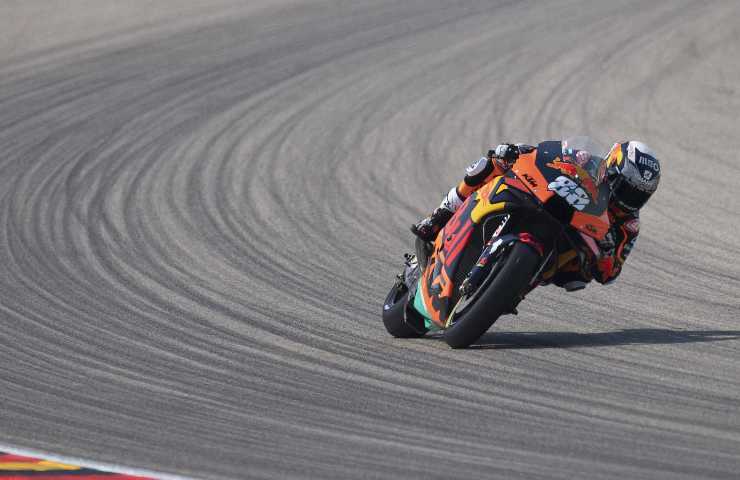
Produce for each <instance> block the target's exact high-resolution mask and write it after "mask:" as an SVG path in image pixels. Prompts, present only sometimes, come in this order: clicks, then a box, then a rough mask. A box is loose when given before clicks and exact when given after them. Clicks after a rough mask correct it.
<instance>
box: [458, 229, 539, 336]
mask: <svg viewBox="0 0 740 480" xmlns="http://www.w3.org/2000/svg"><path fill="white" fill-rule="evenodd" d="M540 261H541V259H540V256H539V255H538V254H537V252H535V251H534V249H533V248H532V247H530V246H529V245H527V244H524V243H519V242H517V243H515V244H514V245H513V246H512V247H511V248H510V249H509V251H508V252H505V253H504V254H503V255H502V258H499V259H498V260H497V262H496V265H494V267H493V269H492V270H491V273H490V274H489V275H488V277H487V278H486V280H485V281H484V282H483V284H482V285H481V286H480V287H478V288H477V289H476V290H475V291H473V292H472V293H470V294H467V295H463V296H462V297H461V298H460V300H459V301H458V302H457V304H456V305H455V308H454V309H453V311H452V313H451V314H450V316H451V323H452V325H451V326H450V327H448V328H446V329H445V331H444V339H445V341H446V342H447V344H448V345H449V346H450V347H452V348H465V347H468V346H470V345H471V344H472V343H473V342H475V341H476V340H478V339H479V338H480V336H481V335H483V334H484V333H486V330H488V329H489V328H491V325H493V323H494V322H495V321H496V320H497V319H498V317H500V316H501V315H503V314H505V313H509V312H511V311H513V310H514V308H515V307H516V304H517V303H519V300H520V296H521V295H522V293H524V292H525V291H526V289H527V287H528V286H529V282H530V281H531V280H532V277H533V275H534V274H535V272H536V271H537V268H538V267H539V265H540Z"/></svg>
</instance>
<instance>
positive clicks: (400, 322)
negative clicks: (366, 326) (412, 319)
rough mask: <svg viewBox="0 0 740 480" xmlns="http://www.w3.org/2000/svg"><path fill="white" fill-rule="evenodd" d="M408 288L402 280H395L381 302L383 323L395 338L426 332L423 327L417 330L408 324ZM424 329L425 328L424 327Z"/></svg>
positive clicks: (414, 336) (420, 334) (421, 335)
mask: <svg viewBox="0 0 740 480" xmlns="http://www.w3.org/2000/svg"><path fill="white" fill-rule="evenodd" d="M408 298H409V289H408V288H407V287H406V285H404V284H403V283H402V282H397V283H396V284H395V285H393V288H391V291H390V292H388V296H387V297H386V298H385V302H383V325H385V329H386V330H388V333H390V334H391V335H393V336H394V337H396V338H419V337H423V336H424V334H425V333H426V332H425V331H423V330H422V329H423V327H421V329H419V330H417V329H414V328H413V327H411V325H409V324H408V322H407V319H406V314H407V312H406V307H407V304H408ZM424 330H425V329H424Z"/></svg>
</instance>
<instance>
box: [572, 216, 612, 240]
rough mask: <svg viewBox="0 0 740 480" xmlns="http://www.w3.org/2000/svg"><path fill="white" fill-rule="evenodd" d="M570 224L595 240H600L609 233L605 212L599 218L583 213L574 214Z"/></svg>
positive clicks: (607, 217) (607, 218)
mask: <svg viewBox="0 0 740 480" xmlns="http://www.w3.org/2000/svg"><path fill="white" fill-rule="evenodd" d="M570 224H571V225H573V226H574V227H576V228H577V229H578V230H580V231H581V232H583V233H585V234H586V235H588V236H590V237H594V238H596V239H597V240H602V239H603V238H604V237H605V236H606V234H607V232H608V231H609V225H610V223H609V216H608V215H607V213H606V212H604V213H602V214H601V216H599V217H597V216H596V215H591V214H590V213H585V212H578V211H577V212H575V213H574V214H573V219H572V220H571V221H570Z"/></svg>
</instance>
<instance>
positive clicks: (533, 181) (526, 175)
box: [522, 173, 537, 188]
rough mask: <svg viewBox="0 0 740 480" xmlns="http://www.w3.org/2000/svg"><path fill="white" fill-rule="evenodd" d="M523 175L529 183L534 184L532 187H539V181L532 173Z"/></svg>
mask: <svg viewBox="0 0 740 480" xmlns="http://www.w3.org/2000/svg"><path fill="white" fill-rule="evenodd" d="M522 177H524V180H526V181H527V183H528V184H530V185H531V186H532V188H537V182H536V181H535V179H534V178H532V176H531V175H529V174H528V173H525V174H524V175H522Z"/></svg>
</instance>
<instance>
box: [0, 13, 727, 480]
mask: <svg viewBox="0 0 740 480" xmlns="http://www.w3.org/2000/svg"><path fill="white" fill-rule="evenodd" d="M243 3H244V4H242V3H240V2H235V1H232V2H228V1H219V2H203V1H201V2H195V1H189V2H184V1H180V2H172V1H169V2H168V1H161V2H150V1H143V0H141V1H137V2H108V1H106V2H103V1H100V2H91V1H87V0H69V1H67V2H60V1H51V0H49V1H48V2H46V3H43V2H14V1H8V0H6V1H4V2H1V3H0V11H1V13H2V15H0V17H2V18H3V20H2V21H3V22H5V24H4V25H3V26H4V28H3V34H2V35H4V37H3V40H4V41H3V45H2V50H1V52H2V57H0V60H1V61H0V265H1V266H2V268H0V304H1V305H0V402H1V404H2V407H1V408H0V440H1V441H2V442H3V443H5V444H9V445H13V446H17V447H19V448H31V449H37V450H41V451H47V452H52V453H55V454H57V455H70V456H74V457H77V458H85V459H90V460H92V461H96V462H103V463H104V462H108V463H116V464H120V465H127V466H131V467H137V468H143V469H151V470H155V471H160V472H166V473H171V474H178V475H184V476H190V477H198V478H322V479H332V478H336V479H347V478H419V479H422V478H423V479H437V478H439V479H443V478H444V479H449V478H502V479H503V478H506V479H510V478H527V479H538V478H543V479H544V478H547V479H570V478H583V479H623V478H630V479H672V480H675V479H697V478H702V479H730V478H738V476H739V475H740V473H738V472H740V315H738V313H740V302H739V301H738V294H739V293H740V264H739V262H738V259H740V241H738V235H737V232H738V229H737V225H738V220H739V219H740V216H739V215H738V212H740V200H738V196H737V182H738V181H739V180H740V166H739V165H738V161H737V152H738V151H740V136H739V135H738V132H739V131H740V130H739V129H738V126H739V122H738V113H737V112H738V111H739V110H740V91H739V90H738V88H740V87H739V85H740V61H739V60H738V58H740V57H739V56H738V52H739V51H740V22H738V18H740V3H738V2H736V1H734V0H730V1H719V0H718V1H712V2H704V1H686V0H670V1H651V2H638V1H608V2H606V1H605V2H600V3H598V4H597V3H596V2H592V1H562V2H527V1H508V2H502V1H490V0H487V1H482V0H469V1H450V0H404V1H403V2H398V1H395V0H394V1H384V0H374V1H365V0H353V1H313V2H305V1H299V0H295V1H290V2H289V1H270V2H268V1H254V2H243ZM577 133H585V134H589V135H593V136H595V137H598V138H600V139H603V141H604V142H613V141H617V140H624V139H632V138H639V139H642V140H644V141H645V142H647V143H649V144H650V145H651V146H653V148H654V149H655V150H657V151H658V152H659V154H660V158H661V159H662V161H663V172H664V173H663V180H662V183H661V186H660V190H659V192H658V194H657V195H656V196H655V198H654V200H653V201H652V202H651V204H650V205H649V206H648V208H646V209H645V211H644V215H643V217H642V219H643V223H642V225H643V230H642V234H641V236H640V239H639V240H638V243H637V247H636V249H635V251H634V253H633V255H632V257H631V258H630V260H629V262H628V264H627V266H626V267H625V270H624V273H623V275H622V277H621V278H620V280H619V282H617V283H616V284H614V285H611V286H608V287H600V286H598V285H592V286H589V288H587V289H586V290H585V291H582V292H578V293H573V294H566V293H565V292H563V291H561V290H558V289H556V288H554V287H546V288H542V289H538V290H537V291H535V292H534V293H533V294H532V295H530V296H529V297H528V299H527V301H526V302H525V303H524V304H522V305H521V306H520V314H519V316H518V317H505V318H503V319H501V320H500V321H499V322H498V323H497V324H496V325H495V327H494V328H493V329H492V330H491V331H490V332H489V333H488V334H486V335H485V336H484V337H483V338H482V339H481V341H480V343H479V345H478V346H477V348H474V349H470V350H465V351H453V350H450V349H449V348H448V347H447V346H446V345H445V344H444V342H443V341H441V340H440V339H435V338H429V339H420V340H412V341H404V340H396V339H393V338H390V337H389V336H388V335H387V334H386V332H385V331H384V329H383V326H382V324H381V322H380V306H381V302H382V299H383V297H384V295H385V293H386V292H387V290H388V288H389V287H390V286H391V284H392V281H393V276H394V274H395V273H396V272H397V271H398V269H399V265H400V263H401V254H402V253H403V252H404V251H408V250H409V247H410V245H411V238H410V234H409V232H408V225H409V224H410V223H411V222H412V221H414V220H416V219H417V218H419V217H420V216H421V215H423V214H424V213H426V212H428V211H429V210H430V209H431V208H433V207H434V206H435V205H436V204H437V202H439V199H440V197H441V195H442V194H443V193H444V192H445V191H446V190H447V189H448V188H449V187H450V185H452V184H453V183H455V182H456V181H457V180H458V179H459V178H460V176H461V175H462V174H463V171H464V167H465V166H466V165H467V164H468V163H470V162H471V161H472V160H474V159H476V158H477V157H478V156H479V155H480V154H481V152H483V151H485V150H486V149H487V148H488V147H489V146H490V145H491V144H495V143H498V142H500V141H527V142H537V141H539V140H542V139H547V138H558V137H561V136H563V135H568V134H577Z"/></svg>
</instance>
